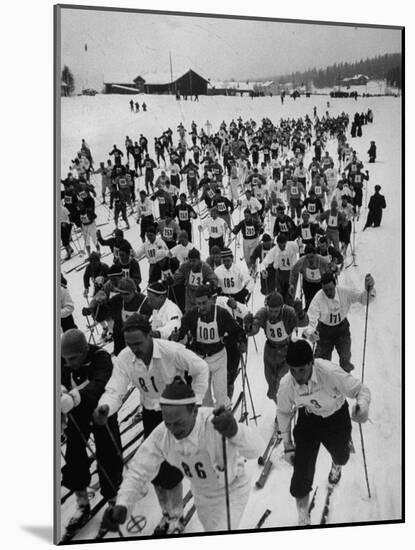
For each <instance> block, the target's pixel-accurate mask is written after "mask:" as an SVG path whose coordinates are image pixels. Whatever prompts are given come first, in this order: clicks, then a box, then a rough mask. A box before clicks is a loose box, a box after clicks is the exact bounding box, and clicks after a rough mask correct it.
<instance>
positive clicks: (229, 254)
mask: <svg viewBox="0 0 415 550" xmlns="http://www.w3.org/2000/svg"><path fill="white" fill-rule="evenodd" d="M220 255H221V257H222V258H233V254H232V250H231V249H230V248H224V249H222V250H221V253H220Z"/></svg>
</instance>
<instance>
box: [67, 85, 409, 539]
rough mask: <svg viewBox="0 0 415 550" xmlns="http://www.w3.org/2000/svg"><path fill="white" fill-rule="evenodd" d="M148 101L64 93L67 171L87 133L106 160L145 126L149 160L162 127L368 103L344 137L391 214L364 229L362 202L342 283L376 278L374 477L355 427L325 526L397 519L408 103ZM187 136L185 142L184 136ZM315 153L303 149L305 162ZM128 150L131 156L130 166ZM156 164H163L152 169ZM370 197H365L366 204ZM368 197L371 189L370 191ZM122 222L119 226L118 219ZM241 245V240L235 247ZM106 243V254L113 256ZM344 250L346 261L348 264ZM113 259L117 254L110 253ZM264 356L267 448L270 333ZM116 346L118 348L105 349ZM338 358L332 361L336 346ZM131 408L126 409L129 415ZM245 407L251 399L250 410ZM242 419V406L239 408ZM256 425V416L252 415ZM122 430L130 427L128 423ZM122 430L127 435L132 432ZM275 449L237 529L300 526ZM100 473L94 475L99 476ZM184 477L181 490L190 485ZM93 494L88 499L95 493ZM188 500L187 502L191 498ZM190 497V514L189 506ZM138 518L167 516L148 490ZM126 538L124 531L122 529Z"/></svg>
mask: <svg viewBox="0 0 415 550" xmlns="http://www.w3.org/2000/svg"><path fill="white" fill-rule="evenodd" d="M144 97H145V101H146V103H147V104H148V111H147V112H146V113H143V112H140V113H132V112H130V110H129V105H128V101H129V99H130V98H129V96H124V95H120V96H117V95H97V96H95V97H87V96H82V97H73V98H62V125H61V127H62V136H61V162H62V169H61V175H62V177H65V176H66V172H67V167H68V166H69V164H70V162H71V160H72V159H73V158H74V157H75V155H76V152H77V151H78V149H79V146H80V143H81V139H82V138H85V140H86V141H87V143H88V144H89V146H90V147H91V151H92V155H93V158H94V163H95V167H97V166H98V165H99V162H100V161H105V162H106V159H107V158H108V153H109V152H110V150H111V149H112V146H113V144H116V145H117V146H118V147H119V148H120V149H121V150H123V151H124V141H125V137H126V135H129V136H130V138H132V139H133V140H138V137H139V134H140V133H142V134H144V135H145V136H146V137H147V139H148V142H149V151H150V156H151V157H153V158H154V157H155V156H154V154H153V139H154V137H155V136H159V135H161V133H162V131H163V130H165V129H167V127H168V126H169V127H170V128H171V129H172V130H173V140H174V143H176V142H177V132H176V129H177V126H178V124H179V123H180V122H182V123H183V124H184V126H185V128H186V129H187V130H189V129H190V124H191V121H192V120H195V122H196V123H197V125H198V130H200V128H201V127H202V126H203V127H204V125H205V123H206V120H207V119H209V121H210V122H211V123H212V125H213V126H212V131H216V130H217V129H218V128H219V125H220V123H221V122H222V120H225V122H226V123H227V124H229V122H230V121H231V119H232V118H234V119H235V120H236V119H237V118H238V117H239V116H241V117H242V119H243V120H247V119H248V118H251V117H252V118H253V119H254V120H255V121H256V122H257V123H260V121H261V119H262V118H263V117H268V118H270V119H271V120H272V121H273V122H274V123H276V122H278V121H279V119H280V118H281V117H284V118H287V117H294V118H298V117H300V116H302V117H304V116H305V115H306V114H308V115H309V116H310V117H311V118H312V114H313V106H314V105H316V106H317V109H318V114H319V116H322V115H323V114H324V113H325V112H326V102H327V100H328V99H330V104H331V107H330V108H329V113H330V115H336V114H340V113H341V112H342V111H345V112H347V113H349V115H350V117H351V118H353V116H354V113H355V112H356V111H358V112H366V111H367V109H368V108H369V107H370V108H371V109H372V111H373V114H374V123H373V124H368V125H366V126H363V137H362V138H349V143H350V144H351V146H352V147H353V148H354V149H355V150H356V151H357V153H358V156H359V158H360V159H361V160H362V161H363V162H364V165H365V168H367V169H368V170H369V174H370V180H369V182H368V193H367V197H368V199H369V197H370V196H371V195H372V193H373V188H374V185H376V184H380V185H381V186H382V191H381V192H382V193H383V194H384V195H385V197H386V203H387V208H386V210H385V211H384V215H383V220H382V226H381V227H380V228H379V229H368V230H366V231H365V232H364V233H363V232H362V228H363V225H364V222H365V220H366V215H367V209H366V208H364V207H363V208H362V212H361V216H360V221H359V222H357V224H356V231H357V233H356V254H357V256H356V263H357V266H356V267H350V268H348V269H346V270H344V271H343V272H342V274H341V276H340V280H339V282H340V284H344V285H346V286H350V287H355V288H358V289H360V288H362V287H363V279H364V275H365V274H366V273H371V274H372V275H373V276H374V278H375V281H376V289H377V297H376V299H375V300H374V302H372V303H371V304H370V307H369V320H368V333H367V349H366V364H365V382H366V383H367V384H368V386H369V388H370V390H371V392H372V405H371V409H370V420H371V422H368V423H366V424H365V425H364V426H363V432H364V437H365V448H366V456H367V463H368V470H369V482H370V486H371V491H372V498H371V499H370V500H369V499H368V494H367V489H366V483H365V476H364V469H363V460H362V453H361V447H360V436H359V430H358V428H357V425H356V424H355V423H353V433H352V435H353V441H354V445H355V448H356V454H352V455H351V458H350V461H349V463H348V464H347V466H345V467H344V468H343V475H342V480H341V483H340V485H339V486H338V487H337V488H336V490H335V493H334V494H333V498H332V507H331V515H330V518H329V523H349V522H356V521H359V522H365V521H380V520H392V519H399V518H400V517H401V513H402V511H401V421H402V419H401V303H400V295H401V263H402V258H401V223H402V222H401V220H402V213H401V188H402V175H401V148H402V143H401V99H400V98H393V97H379V98H359V100H358V101H357V102H356V101H354V100H352V99H331V98H328V96H314V97H311V98H304V97H302V98H300V99H297V100H296V101H293V100H292V99H290V98H286V100H285V103H284V104H283V105H281V102H280V98H279V97H272V98H270V97H266V98H255V99H254V100H251V99H250V98H236V97H218V96H212V97H206V96H200V98H199V99H200V101H199V102H191V101H183V100H182V101H176V100H175V98H174V97H173V96H142V97H140V98H139V100H140V101H142V100H143V99H144ZM371 140H375V141H376V145H377V150H378V161H379V162H378V163H376V164H368V163H367V159H368V157H367V153H366V151H367V150H368V147H369V143H370V141H371ZM189 141H190V138H189ZM327 150H328V151H329V153H330V155H331V156H332V157H333V159H334V160H335V164H336V167H337V154H336V141H335V140H331V141H329V142H328V147H327ZM310 160H311V152H310V151H308V152H307V154H306V158H305V165H306V166H308V163H309V162H310ZM125 161H126V157H124V162H125ZM158 173H159V171H158V170H157V171H156V177H157V175H158ZM92 183H93V184H94V185H95V186H96V190H97V197H98V198H97V215H98V219H97V224H100V223H105V222H107V221H108V210H107V209H106V207H104V206H98V202H99V201H98V199H100V178H99V177H98V176H93V177H92ZM136 184H137V185H136V187H140V188H143V178H139V179H138V180H136ZM368 199H367V200H368ZM363 204H364V205H365V196H364V197H363ZM240 215H241V214H240V212H239V211H238V210H236V211H235V213H234V220H236V221H239V216H240ZM130 225H131V229H130V230H129V231H126V232H125V237H126V238H127V239H128V240H129V241H130V242H131V244H132V246H133V247H134V248H136V247H137V246H138V245H139V244H140V239H139V230H138V229H139V228H138V226H137V225H136V222H135V220H134V221H133V217H130ZM197 225H198V223H196V224H194V230H195V231H194V235H195V236H196V238H195V245H196V246H197V247H198V248H199V241H198V240H197V239H198V232H197ZM120 227H121V228H122V227H123V223H122V222H121V225H120ZM100 229H101V232H102V234H103V236H104V237H105V236H107V235H109V234H110V233H111V232H112V230H113V229H114V224H113V222H112V216H111V221H110V222H109V223H108V224H107V225H105V226H103V227H101V228H100ZM201 243H202V246H201V249H202V256H203V257H206V255H207V243H206V241H205V239H204V237H203V236H202V239H201ZM232 249H233V250H235V249H234V244H233V245H232ZM107 250H109V249H107V248H104V249H103V251H104V252H106V251H107ZM241 255H242V248H241V247H240V248H239V250H238V251H237V253H236V260H237V263H241V262H240V259H239V258H240V256H241ZM351 260H352V259H351V257H350V256H349V257H348V258H347V260H346V265H347V264H348V263H350V262H351ZM103 261H104V262H106V263H108V264H109V265H111V263H112V256H108V257H107V258H106V259H104V260H103ZM80 263H81V259H80V258H79V256H76V257H75V258H73V259H71V260H69V261H68V262H65V263H63V264H62V270H63V274H64V275H65V277H66V278H67V279H68V288H69V290H70V292H71V295H72V297H73V299H74V303H75V312H74V317H75V321H76V323H77V324H78V326H79V327H80V328H85V329H86V328H87V327H86V322H85V318H83V317H82V315H81V313H80V312H81V309H82V307H83V306H84V305H86V304H85V298H84V297H83V296H82V291H83V283H82V275H83V270H81V271H79V272H77V271H73V272H72V273H70V274H68V275H66V274H65V271H67V270H68V269H70V268H71V267H73V266H75V265H78V264H80ZM141 270H142V276H143V283H142V288H143V289H144V288H145V287H146V281H147V276H148V268H147V266H146V263H145V262H144V261H142V262H141ZM258 287H259V285H258V283H257V285H256V288H255V292H254V297H253V300H251V304H252V310H253V311H256V310H257V309H258V308H259V307H261V306H262V305H263V296H262V295H261V294H260V292H259V288H258ZM348 318H349V321H350V326H351V334H352V362H353V363H354V365H355V371H354V374H355V376H358V377H360V376H361V364H362V353H363V338H364V324H365V308H364V307H362V306H360V305H354V306H353V307H352V308H351V310H350V312H349V315H348ZM256 343H257V346H258V353H257V352H256V350H255V346H254V342H253V340H252V338H250V341H249V352H248V362H247V371H248V376H249V380H250V384H251V389H252V393H253V399H254V405H255V408H256V412H257V414H261V417H260V418H259V419H258V430H259V432H260V434H261V435H262V437H263V438H264V447H265V444H266V442H267V441H268V438H269V437H270V434H271V432H272V427H273V421H274V417H275V405H274V404H273V403H272V402H271V401H270V400H268V399H266V398H265V395H266V382H265V378H264V375H263V361H262V351H263V346H264V335H263V333H262V331H261V333H260V334H259V335H258V336H257V337H256ZM108 349H111V346H110V347H109V348H108ZM333 360H334V361H336V360H337V356H336V354H334V356H333ZM239 391H240V377H239V378H238V380H237V383H236V385H235V394H234V395H235V399H236V397H237V396H238V395H239ZM133 396H134V397H132V398H131V399H130V400H129V401H128V403H127V404H126V405H125V406H124V407H123V410H122V414H120V415H119V418H122V417H123V416H124V414H126V413H127V412H128V411H129V410H131V409H132V408H134V406H135V405H136V404H137V401H136V400H137V394H135V393H133ZM124 411H125V413H124ZM249 411H250V412H251V410H250V407H249ZM236 416H237V418H238V417H239V414H237V415H236ZM250 424H251V425H253V422H250ZM124 426H126V424H123V425H122V427H124ZM137 431H138V430H135V429H133V430H131V431H130V432H128V436H129V437H131V436H132V435H134V434H136V433H137ZM129 437H127V438H126V439H125V440H124V439H123V442H126V441H128V440H129ZM281 448H282V446H279V447H278V448H277V450H276V451H275V453H274V458H275V460H274V467H273V469H272V471H271V474H270V476H269V479H268V481H267V483H266V485H265V487H264V488H263V489H260V490H258V489H256V488H255V481H256V479H257V478H258V476H259V474H260V467H259V466H258V465H257V464H256V461H249V462H248V463H247V470H248V472H250V473H251V474H252V487H253V489H252V493H251V497H250V500H249V502H248V505H247V508H246V510H245V513H244V516H243V518H242V521H241V524H240V529H252V528H254V527H255V525H256V523H257V522H258V520H259V518H260V517H261V516H262V514H263V512H264V511H265V509H266V508H269V509H270V510H272V514H271V515H270V516H269V518H268V519H267V520H266V522H265V524H264V527H267V528H269V527H275V528H278V527H284V526H293V525H296V521H297V519H296V518H297V514H296V507H295V501H294V499H293V498H292V497H291V496H290V494H289V483H290V478H291V472H292V470H291V467H289V466H288V465H287V464H286V463H285V462H284V461H283V460H282V458H281V452H282V451H281ZM329 469H330V458H329V455H328V453H327V452H326V451H325V449H324V448H321V450H320V453H319V457H318V460H317V465H316V473H315V478H314V487H316V486H318V487H319V489H318V492H317V496H316V502H315V507H314V510H313V512H312V524H318V523H319V521H320V515H321V510H322V506H323V502H324V498H325V486H326V481H327V475H328V471H329ZM95 480H96V476H94V478H93V480H92V483H93V482H94V481H95ZM186 483H187V482H185V488H184V494H186V491H187V485H186ZM99 498H100V495H99V494H97V496H96V497H95V499H94V500H93V501H92V505H93V504H94V503H95V502H96V501H98V500H99ZM191 502H192V501H191ZM191 502H190V503H189V504H188V505H187V507H186V510H188V509H189V508H190V505H191ZM73 506H74V500H73V497H71V498H69V499H68V500H67V501H66V503H65V504H64V505H63V506H62V526H64V525H65V524H66V522H67V520H68V519H69V517H70V514H71V512H72V510H73ZM102 511H103V510H101V512H100V513H99V514H97V516H95V517H94V518H93V519H92V520H91V521H90V522H89V524H88V525H87V526H86V527H85V528H84V529H83V530H82V531H81V533H79V535H78V536H77V537H75V539H76V540H81V539H91V538H94V536H95V534H96V532H97V530H98V527H99V522H100V519H101V517H102ZM134 513H135V514H143V515H145V516H146V518H147V526H146V527H145V529H144V530H143V532H142V533H141V534H142V535H151V534H152V532H153V529H154V527H155V525H156V524H157V522H158V521H159V518H160V509H159V506H158V504H157V500H156V497H155V494H154V491H153V489H152V487H151V488H150V489H149V492H148V494H147V496H146V497H145V498H144V499H143V500H142V501H140V502H138V503H137V505H136V507H135V510H134ZM186 531H187V532H200V531H201V526H200V523H199V521H198V519H197V515H196V514H194V516H193V519H192V520H191V521H190V523H189V524H188V527H187V530H186ZM127 535H128V534H127V533H125V536H127Z"/></svg>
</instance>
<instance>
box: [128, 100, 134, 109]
mask: <svg viewBox="0 0 415 550" xmlns="http://www.w3.org/2000/svg"><path fill="white" fill-rule="evenodd" d="M129 103H130V110H131V111H132V112H134V101H133V100H132V99H130V102H129Z"/></svg>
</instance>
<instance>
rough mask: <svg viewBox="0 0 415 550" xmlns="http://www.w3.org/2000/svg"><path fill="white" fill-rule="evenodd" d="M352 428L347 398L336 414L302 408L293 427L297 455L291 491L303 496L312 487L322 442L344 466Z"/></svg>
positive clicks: (337, 461)
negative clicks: (312, 411) (324, 415)
mask: <svg viewBox="0 0 415 550" xmlns="http://www.w3.org/2000/svg"><path fill="white" fill-rule="evenodd" d="M351 432H352V425H351V422H350V415H349V405H348V404H347V401H345V402H344V404H343V405H342V407H341V408H340V409H339V410H338V411H336V412H335V413H334V414H332V415H330V416H327V417H326V418H323V417H322V416H317V415H316V414H313V413H307V412H306V410H305V409H304V408H301V409H299V413H298V420H297V424H296V425H295V428H294V442H295V458H294V472H293V476H292V478H291V485H290V493H291V495H292V496H293V497H295V498H303V497H305V496H306V495H308V493H309V492H310V491H311V489H312V486H313V479H314V471H315V466H316V460H317V455H318V451H319V448H320V443H322V444H323V445H324V447H325V448H326V449H327V451H328V452H329V453H330V455H331V457H332V459H333V462H334V463H335V464H337V465H339V466H343V465H344V464H346V463H347V461H348V460H349V455H350V449H349V441H350V435H351Z"/></svg>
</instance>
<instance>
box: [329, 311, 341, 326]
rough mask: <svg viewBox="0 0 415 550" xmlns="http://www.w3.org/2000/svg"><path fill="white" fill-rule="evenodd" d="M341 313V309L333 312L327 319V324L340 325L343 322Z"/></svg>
mask: <svg viewBox="0 0 415 550" xmlns="http://www.w3.org/2000/svg"><path fill="white" fill-rule="evenodd" d="M341 320H342V319H341V314H340V311H336V312H333V311H332V312H331V313H330V314H329V316H328V319H327V324H328V325H330V326H334V325H339V324H340V323H341Z"/></svg>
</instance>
